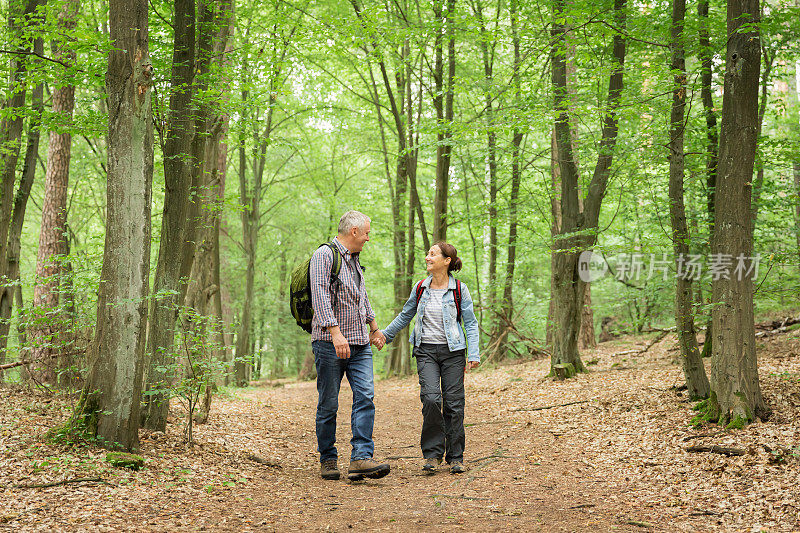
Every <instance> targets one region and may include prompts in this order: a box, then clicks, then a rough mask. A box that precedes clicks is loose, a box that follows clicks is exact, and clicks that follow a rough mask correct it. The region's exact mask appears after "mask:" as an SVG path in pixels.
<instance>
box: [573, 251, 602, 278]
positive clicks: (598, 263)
mask: <svg viewBox="0 0 800 533" xmlns="http://www.w3.org/2000/svg"><path fill="white" fill-rule="evenodd" d="M606 272H608V264H607V263H606V261H605V259H603V256H602V255H600V254H596V253H594V252H593V251H591V250H585V251H583V252H581V255H580V256H579V257H578V275H579V276H580V278H581V280H582V281H584V282H585V283H590V282H592V281H597V280H598V279H600V278H602V277H603V276H605V275H606Z"/></svg>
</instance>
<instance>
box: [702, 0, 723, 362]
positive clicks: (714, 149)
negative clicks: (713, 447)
mask: <svg viewBox="0 0 800 533" xmlns="http://www.w3.org/2000/svg"><path fill="white" fill-rule="evenodd" d="M708 2H709V0H699V2H698V4H697V15H698V35H699V38H698V40H699V43H700V50H699V52H698V59H699V60H700V97H701V100H702V101H703V114H704V115H705V118H706V205H707V216H708V244H709V246H710V245H711V239H712V236H713V234H714V200H715V197H716V189H717V166H718V165H719V153H718V150H719V133H718V132H717V114H716V112H715V111H714V98H713V95H712V92H711V82H712V71H711V69H712V66H713V62H712V61H713V57H714V50H713V49H712V48H711V41H710V39H709V35H708ZM713 329H714V326H713V320H712V318H711V316H710V315H709V316H708V320H707V321H706V336H705V342H704V343H703V354H702V356H703V358H706V357H711V348H712V347H713V345H714V342H713V341H714V335H713Z"/></svg>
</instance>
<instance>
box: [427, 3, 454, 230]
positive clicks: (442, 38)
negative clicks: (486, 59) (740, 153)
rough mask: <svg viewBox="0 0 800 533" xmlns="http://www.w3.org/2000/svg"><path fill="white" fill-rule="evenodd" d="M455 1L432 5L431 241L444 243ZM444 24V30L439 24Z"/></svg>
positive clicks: (449, 156) (448, 169)
mask: <svg viewBox="0 0 800 533" xmlns="http://www.w3.org/2000/svg"><path fill="white" fill-rule="evenodd" d="M455 7H456V0H437V1H436V2H435V3H434V6H433V12H434V16H435V17H436V25H435V28H436V30H435V31H436V36H435V38H434V41H435V45H434V47H435V65H434V72H433V79H434V84H435V93H434V97H433V107H434V108H435V109H436V121H437V127H436V192H435V193H434V194H435V196H434V200H433V242H439V241H446V240H447V195H448V194H449V193H448V191H449V186H450V158H451V154H452V151H453V147H452V144H451V140H452V137H453V131H452V125H453V92H454V86H453V84H454V80H455V75H456V39H455V27H454V20H453V18H454V17H455ZM441 24H444V27H441V26H440V25H441ZM445 42H446V46H447V79H446V80H445V71H444V66H445V65H444V47H445Z"/></svg>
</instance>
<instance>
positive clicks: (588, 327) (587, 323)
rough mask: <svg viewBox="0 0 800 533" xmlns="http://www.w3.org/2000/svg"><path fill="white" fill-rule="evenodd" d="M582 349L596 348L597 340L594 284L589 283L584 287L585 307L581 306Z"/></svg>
mask: <svg viewBox="0 0 800 533" xmlns="http://www.w3.org/2000/svg"><path fill="white" fill-rule="evenodd" d="M578 341H579V342H578V346H579V347H580V348H581V349H587V348H594V347H596V346H597V340H596V339H595V335H594V311H593V310H592V285H591V283H587V284H586V287H585V288H584V289H583V307H582V308H581V333H580V337H579V339H578Z"/></svg>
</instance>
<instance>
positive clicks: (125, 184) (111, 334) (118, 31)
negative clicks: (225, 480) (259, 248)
mask: <svg viewBox="0 0 800 533" xmlns="http://www.w3.org/2000/svg"><path fill="white" fill-rule="evenodd" d="M147 8H148V5H147V1H146V0H135V1H134V0H110V2H109V19H110V29H111V43H112V45H113V46H112V48H111V51H110V52H109V58H108V74H107V75H106V87H107V93H108V109H109V121H108V189H107V205H108V219H107V221H106V239H105V251H104V254H103V268H102V271H101V274H100V292H99V296H98V302H97V327H96V331H95V336H94V340H93V341H92V344H91V346H90V347H89V358H88V359H89V373H88V376H87V379H86V383H85V386H84V389H83V393H82V395H81V399H80V401H79V403H78V405H77V407H76V412H75V415H74V417H75V418H76V419H77V420H76V422H77V421H78V420H81V421H82V422H83V425H84V426H85V427H87V428H88V430H89V432H90V433H91V434H94V435H96V437H97V438H98V440H99V442H100V443H101V444H102V445H103V446H105V447H108V448H117V447H119V448H122V449H126V450H132V449H135V448H137V447H138V444H139V432H138V430H139V422H140V420H139V403H140V401H141V388H142V366H143V365H142V362H143V361H142V359H143V355H144V347H145V322H146V317H147V305H146V297H147V289H148V276H149V273H150V200H151V184H152V177H153V121H152V110H151V106H150V97H151V90H152V89H151V82H152V66H151V64H150V56H149V52H148V20H147V15H148V9H147ZM123 324H124V326H125V327H120V326H121V325H123Z"/></svg>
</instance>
